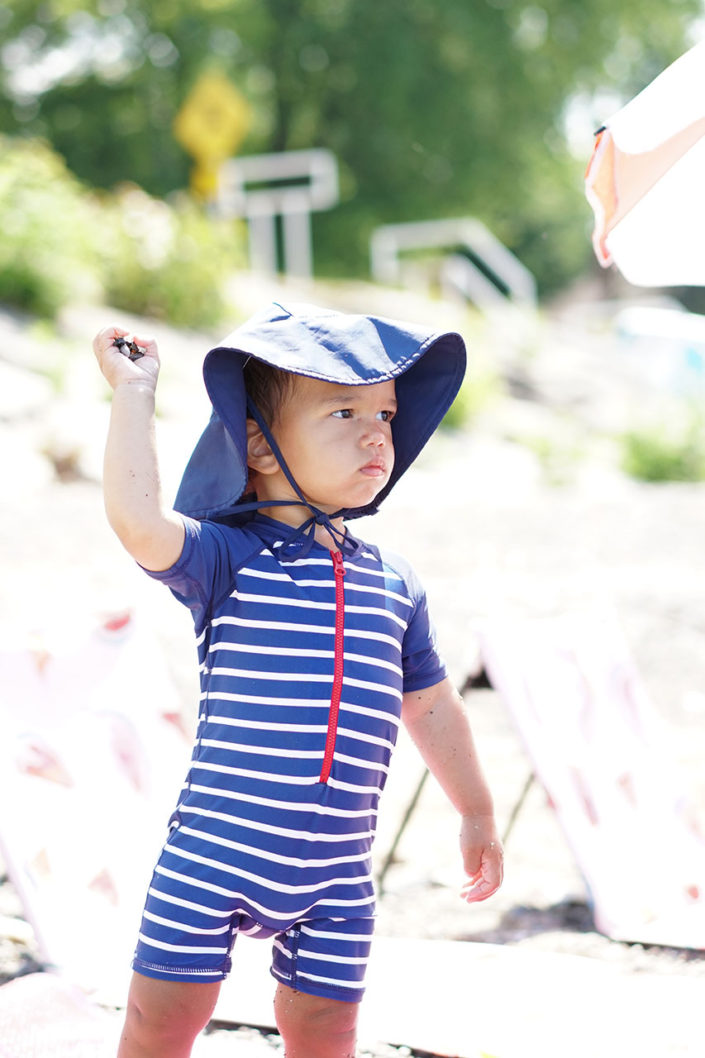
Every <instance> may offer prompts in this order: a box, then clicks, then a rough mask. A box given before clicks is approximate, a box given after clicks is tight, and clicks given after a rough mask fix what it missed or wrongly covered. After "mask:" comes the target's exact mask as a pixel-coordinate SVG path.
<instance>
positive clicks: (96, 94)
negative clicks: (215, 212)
mask: <svg viewBox="0 0 705 1058" xmlns="http://www.w3.org/2000/svg"><path fill="white" fill-rule="evenodd" d="M700 8H701V2H700V0H671V2H670V3H668V4H664V3H662V2H661V0H620V3H619V4H614V3H613V0H581V3H577V2H576V0H542V3H541V5H538V4H524V3H518V2H515V0H478V2H477V3H468V0H444V2H443V3H438V2H437V0H387V2H386V3H379V0H84V2H82V3H78V0H15V2H14V3H13V5H12V7H11V9H4V14H2V15H0V22H1V21H2V19H4V22H5V24H4V25H1V24H0V29H3V30H4V36H5V39H6V41H7V43H6V45H5V47H4V48H3V50H2V64H3V67H4V70H0V73H4V91H3V90H2V89H0V129H5V130H9V131H11V132H13V133H17V132H18V131H20V130H25V131H26V132H27V133H30V134H32V135H35V136H36V135H41V136H44V137H45V138H47V139H49V140H50V141H51V142H52V143H53V144H54V145H55V146H56V148H57V149H58V150H59V151H60V152H61V153H62V154H63V155H64V156H65V157H66V159H67V161H68V164H69V166H70V167H71V169H72V170H73V171H75V172H76V173H77V174H78V175H79V177H81V178H82V179H83V180H85V181H87V182H89V183H90V184H94V185H97V186H100V187H104V188H109V187H111V186H112V185H113V184H114V183H115V182H116V181H126V180H127V181H130V182H135V183H137V184H139V185H140V186H142V187H144V188H145V189H146V190H147V191H148V192H150V193H151V194H153V195H165V194H167V193H168V192H170V191H173V190H175V189H178V188H183V187H185V185H186V183H187V178H188V169H189V164H190V163H189V159H188V158H187V157H186V155H185V154H184V152H183V151H182V150H181V149H180V148H179V147H178V145H177V144H176V143H175V141H174V138H173V135H172V131H171V130H172V123H173V119H174V117H175V115H176V113H177V112H178V110H179V108H180V106H181V104H182V103H183V100H184V99H185V97H186V96H187V94H188V92H189V90H190V88H191V87H192V85H193V84H194V82H195V80H196V78H197V77H198V75H199V74H200V73H201V72H202V71H203V70H204V69H206V68H207V67H208V66H213V65H216V66H218V67H219V68H220V69H222V70H223V71H224V72H225V73H226V74H227V75H228V76H229V77H230V79H231V80H232V81H233V83H234V84H235V85H237V86H238V87H239V89H240V90H241V91H242V92H243V93H244V95H245V96H246V97H247V99H248V101H249V103H250V105H251V107H252V109H253V113H254V121H253V124H252V128H251V131H250V134H249V137H248V139H247V141H246V142H245V144H244V146H243V148H242V150H243V151H244V152H245V153H253V152H256V151H278V150H285V149H293V148H303V147H310V146H326V147H329V148H330V149H332V150H333V151H334V152H335V154H336V155H337V157H338V159H339V161H340V166H341V187H342V200H341V203H340V206H339V207H338V208H337V209H335V210H332V211H330V212H329V213H327V214H321V215H319V216H317V217H316V218H315V235H316V261H317V265H318V266H319V267H320V268H322V270H324V271H325V272H326V273H328V274H333V275H346V274H353V273H361V272H364V271H366V270H367V255H368V243H369V236H370V232H371V230H372V229H373V228H374V227H375V226H377V225H380V224H383V223H394V222H399V221H407V220H418V219H426V218H428V219H430V218H434V217H449V216H450V217H452V216H468V215H471V216H473V215H474V216H477V217H478V218H479V219H481V220H482V221H484V222H485V223H486V224H487V225H488V227H490V228H491V229H493V230H494V231H495V232H496V233H497V234H498V235H499V236H500V238H502V239H503V240H504V241H505V242H506V243H507V244H508V245H509V246H510V247H511V248H512V249H513V250H514V251H515V252H517V254H518V256H519V257H520V258H521V259H522V260H524V261H525V263H526V264H527V265H529V266H530V267H531V268H532V269H533V270H534V272H535V273H536V275H537V277H538V279H539V282H540V286H541V288H542V290H544V291H545V290H548V289H552V288H554V287H556V286H557V285H559V284H560V283H561V282H563V281H565V280H567V279H569V278H570V277H571V275H573V274H575V273H576V272H577V271H578V270H579V269H580V268H581V267H582V266H583V265H584V263H585V262H586V261H587V259H588V256H589V252H590V249H589V241H588V239H587V238H586V234H587V227H588V223H589V211H588V209H587V206H586V203H585V202H584V199H583V197H582V187H581V176H582V170H583V168H584V163H585V161H586V159H585V158H581V159H580V161H579V162H576V161H575V160H574V159H573V158H572V157H571V156H570V153H569V151H568V149H567V145H566V138H565V130H564V121H565V113H566V107H567V105H568V103H569V102H570V100H571V99H573V98H574V97H576V96H579V95H580V96H582V97H583V98H585V99H588V100H589V99H591V98H592V96H593V94H594V93H595V91H596V90H600V91H603V92H609V91H610V90H612V91H614V90H617V93H618V94H619V95H621V97H622V98H623V99H626V98H628V97H629V96H630V95H631V94H633V92H634V91H636V90H637V89H638V88H640V87H642V86H643V85H644V84H645V83H647V82H648V81H649V80H650V79H651V78H652V77H653V76H654V75H655V74H656V73H657V72H659V70H660V69H662V68H663V67H664V66H665V65H666V64H667V63H668V62H669V61H671V60H672V59H674V58H675V57H676V56H677V55H678V54H679V53H680V52H681V51H682V50H684V46H685V43H684V41H685V33H686V28H687V26H688V24H689V22H690V21H692V20H693V19H694V18H695V17H697V16H698V15H699V14H700ZM614 102H615V101H614V99H613V100H612V101H611V103H610V104H609V105H610V112H611V111H612V110H613V109H615V106H614ZM593 109H594V108H593ZM604 116H605V115H604V113H602V114H600V113H594V114H592V115H591V117H593V118H594V122H595V124H596V125H597V124H599V120H600V119H601V118H603V117H604Z"/></svg>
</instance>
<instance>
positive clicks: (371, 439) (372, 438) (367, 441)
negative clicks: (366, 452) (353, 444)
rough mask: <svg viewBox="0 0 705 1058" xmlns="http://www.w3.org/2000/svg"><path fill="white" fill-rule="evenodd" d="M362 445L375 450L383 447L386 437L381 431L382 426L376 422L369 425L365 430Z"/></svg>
mask: <svg viewBox="0 0 705 1058" xmlns="http://www.w3.org/2000/svg"><path fill="white" fill-rule="evenodd" d="M362 443H363V444H364V445H368V446H371V447H375V448H381V447H383V445H385V444H386V443H387V437H386V435H385V432H384V430H383V429H382V424H381V423H379V422H377V420H375V421H374V422H373V423H371V424H370V426H369V427H368V428H367V429H366V430H365V433H364V435H363V438H362Z"/></svg>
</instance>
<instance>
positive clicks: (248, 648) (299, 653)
mask: <svg viewBox="0 0 705 1058" xmlns="http://www.w3.org/2000/svg"><path fill="white" fill-rule="evenodd" d="M394 645H395V646H396V645H397V643H396V641H395V644H394ZM216 650H232V651H234V652H235V653H238V654H266V655H267V656H268V657H277V658H280V657H281V658H301V657H304V656H305V657H306V658H335V651H334V650H311V649H309V648H308V647H306V648H305V651H304V650H302V649H301V648H300V647H275V646H269V645H267V646H265V645H259V644H256V643H238V642H234V643H233V642H231V641H230V640H227V639H218V640H216V641H215V642H212V643H211V644H210V646H209V647H208V652H209V654H212V653H213V652H214V651H216ZM343 658H344V660H345V661H355V662H360V663H361V664H363V665H375V666H377V667H378V668H382V669H389V671H390V672H394V673H396V674H397V675H399V676H403V674H404V673H403V670H402V669H401V667H400V666H399V665H395V664H394V662H392V661H386V660H385V659H384V658H375V657H373V656H371V655H370V654H351V653H349V652H348V651H347V650H346V651H345V652H344V654H343Z"/></svg>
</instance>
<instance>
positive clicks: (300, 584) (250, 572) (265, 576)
mask: <svg viewBox="0 0 705 1058" xmlns="http://www.w3.org/2000/svg"><path fill="white" fill-rule="evenodd" d="M362 572H366V571H364V570H363V571H362ZM238 573H239V574H240V575H243V574H244V575H246V576H248V577H253V578H254V579H260V580H276V581H286V582H287V583H292V582H293V583H294V584H295V585H296V587H297V588H329V589H330V588H335V580H323V579H321V580H300V579H294V578H292V577H290V576H288V574H286V573H272V572H271V571H268V570H257V569H241V570H239V571H238ZM345 590H346V595H347V593H348V592H349V591H360V592H369V593H370V594H371V595H384V596H386V597H387V598H389V599H396V601H397V602H400V603H402V604H403V605H404V606H413V603H412V601H411V599H409V598H408V597H407V596H404V595H399V594H398V593H397V592H394V591H391V590H390V589H389V588H378V587H376V586H374V585H372V584H358V583H356V582H355V583H350V584H349V583H346V585H345ZM236 594H237V592H236V591H235V592H233V593H232V596H234V595H236ZM232 596H231V598H232ZM239 597H240V598H241V596H239Z"/></svg>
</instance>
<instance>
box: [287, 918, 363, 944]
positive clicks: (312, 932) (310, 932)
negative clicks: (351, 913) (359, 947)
mask: <svg viewBox="0 0 705 1058" xmlns="http://www.w3.org/2000/svg"><path fill="white" fill-rule="evenodd" d="M339 921H345V919H342V920H339ZM301 932H302V933H305V934H307V936H309V937H323V939H324V940H339V941H351V942H356V941H358V940H366V941H369V942H370V943H371V942H372V934H371V933H331V932H330V930H323V929H321V930H318V929H311V928H310V927H309V926H307V925H305V924H303V925H302V926H301Z"/></svg>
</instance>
